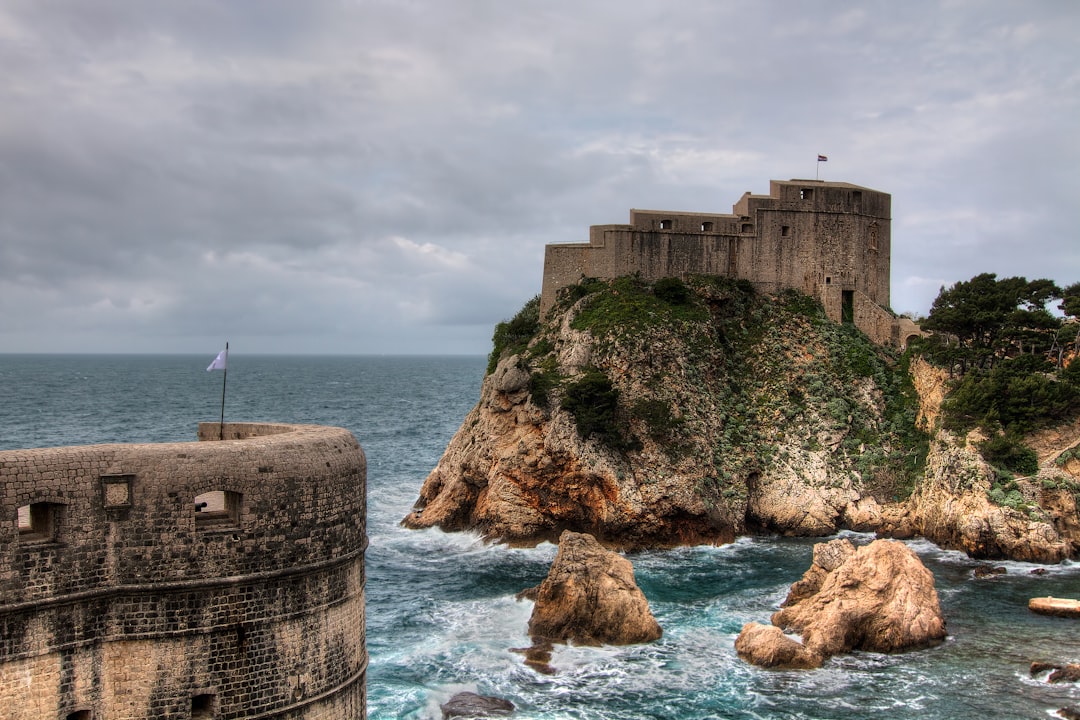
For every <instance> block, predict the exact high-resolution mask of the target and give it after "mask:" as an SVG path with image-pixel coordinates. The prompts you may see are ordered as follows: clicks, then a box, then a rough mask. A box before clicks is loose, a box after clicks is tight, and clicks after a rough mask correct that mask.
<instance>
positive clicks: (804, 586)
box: [781, 538, 855, 607]
mask: <svg viewBox="0 0 1080 720" xmlns="http://www.w3.org/2000/svg"><path fill="white" fill-rule="evenodd" d="M854 553H855V546H854V545H852V544H851V541H850V540H846V539H844V538H840V539H837V540H831V541H829V542H827V543H818V544H816V545H814V561H813V563H811V565H810V569H808V570H807V571H806V572H805V573H803V576H802V579H800V580H797V581H796V582H794V583H793V584H792V585H791V590H789V591H788V596H787V598H786V599H785V600H784V602H783V603H782V604H781V607H787V606H788V605H794V604H795V603H797V602H800V601H802V600H805V599H806V598H808V597H812V596H814V595H816V594H817V593H818V591H819V590H821V584H822V583H823V582H825V578H826V577H828V575H829V573H830V572H832V571H833V570H835V569H836V568H838V567H840V566H841V565H843V564H844V561H845V560H847V559H848V558H849V557H851V556H852V555H853V554H854Z"/></svg>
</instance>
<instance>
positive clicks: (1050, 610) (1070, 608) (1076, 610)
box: [1028, 597, 1080, 618]
mask: <svg viewBox="0 0 1080 720" xmlns="http://www.w3.org/2000/svg"><path fill="white" fill-rule="evenodd" d="M1028 610H1031V612H1034V613H1038V614H1040V615H1052V616H1054V617H1067V618H1080V600H1070V599H1068V598H1056V597H1038V598H1031V600H1029V601H1028Z"/></svg>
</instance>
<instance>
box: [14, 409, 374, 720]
mask: <svg viewBox="0 0 1080 720" xmlns="http://www.w3.org/2000/svg"><path fill="white" fill-rule="evenodd" d="M223 434H224V436H225V438H226V439H224V440H221V439H219V425H218V423H203V424H200V426H199V439H200V440H201V441H202V442H191V443H165V444H139V445H131V444H128V445H120V444H115V445H90V446H83V447H60V448H45V449H33V450H7V451H0V496H2V499H3V516H2V518H3V519H2V521H0V708H2V715H3V717H5V718H8V719H9V720H41V719H42V718H48V719H52V718H58V719H59V720H105V719H108V720H142V719H144V718H168V719H173V718H176V719H179V718H183V719H185V720H187V719H188V718H196V719H198V718H221V719H227V718H247V719H249V720H254V719H256V718H258V719H264V718H265V719H270V718H274V719H280V720H286V719H288V720H354V719H357V718H364V717H365V714H366V708H365V706H366V695H365V693H366V690H365V675H366V670H367V651H366V648H365V630H364V550H365V547H366V545H367V539H366V534H365V502H366V500H365V483H366V463H365V459H364V454H363V451H362V450H361V448H360V446H359V444H358V443H357V442H356V439H355V438H354V437H353V436H352V434H351V433H349V432H348V431H347V430H343V429H340V428H332V427H320V426H312V425H278V424H239V423H229V424H226V425H225V426H224V433H223ZM202 503H206V505H205V506H202V507H199V508H198V509H197V505H200V506H201V505H202Z"/></svg>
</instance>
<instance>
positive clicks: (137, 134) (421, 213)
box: [0, 0, 1080, 356]
mask: <svg viewBox="0 0 1080 720" xmlns="http://www.w3.org/2000/svg"><path fill="white" fill-rule="evenodd" d="M1078 38H1080V2H1076V1H1075V0H1025V1H1024V2H1019V1H1014V0H941V1H937V2H927V1H923V0H916V1H912V0H904V1H903V2H897V1H896V0H884V1H881V2H858V3H855V2H842V1H839V0H800V1H798V2H796V1H795V0H745V1H743V0H730V1H725V0H610V1H607V0H596V1H593V0H573V1H572V2H569V1H566V0H513V1H511V0H426V1H425V0H356V1H349V0H325V1H324V0H304V1H303V2H297V1H296V0H258V1H257V2H256V1H255V0H251V1H249V2H239V1H238V0H174V1H172V2H164V1H163V2H146V0H94V1H93V2H87V1H86V0H0V352H196V353H198V352H205V353H208V354H209V355H210V356H212V354H213V353H214V352H216V350H217V349H219V348H220V346H221V345H222V344H223V342H224V341H225V340H226V339H228V340H230V343H231V349H232V350H233V352H248V353H298V352H299V353H364V354H366V353H476V354H481V353H486V352H487V351H488V349H489V347H490V338H491V332H492V327H493V325H494V323H496V322H497V321H499V320H501V319H505V318H508V317H510V316H512V315H513V314H514V313H515V312H516V311H517V309H518V308H519V307H520V306H521V305H522V303H523V302H524V301H525V300H527V299H528V298H530V297H532V296H533V295H535V294H537V293H538V292H539V290H540V280H541V272H542V266H543V249H544V245H545V243H550V242H582V241H585V240H587V238H588V226H589V225H591V224H606V223H622V222H626V221H627V219H628V210H629V208H631V207H642V208H665V209H682V210H700V211H712V212H730V211H731V205H732V204H733V203H734V202H735V201H736V200H737V199H738V198H739V196H740V195H741V194H742V193H743V192H744V191H746V190H751V191H753V192H756V193H763V192H767V191H768V181H769V179H771V178H776V179H790V178H797V177H803V178H805V177H811V178H812V177H814V172H815V165H816V163H815V159H816V157H817V154H818V153H823V154H826V155H828V157H829V161H828V163H823V164H822V165H821V173H822V175H821V176H822V179H827V180H837V181H846V182H852V183H856V184H859V185H865V186H868V187H871V188H875V189H878V190H883V191H885V192H890V193H892V196H893V226H892V239H893V258H892V260H893V263H892V267H893V276H892V305H893V308H894V309H895V310H897V311H898V312H901V311H915V312H922V313H925V312H926V311H927V310H928V308H929V306H930V303H931V301H932V300H933V298H934V297H935V296H936V295H937V292H938V290H939V288H940V287H941V286H942V285H943V284H950V283H953V282H955V281H957V280H965V279H968V278H970V277H972V276H973V275H975V274H977V273H980V272H996V273H998V274H999V275H1002V276H1006V275H1025V276H1028V277H1050V278H1053V279H1055V280H1057V281H1059V282H1061V283H1068V282H1073V281H1077V280H1080V232H1078V227H1080V41H1078Z"/></svg>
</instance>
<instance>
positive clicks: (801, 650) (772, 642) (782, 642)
mask: <svg viewBox="0 0 1080 720" xmlns="http://www.w3.org/2000/svg"><path fill="white" fill-rule="evenodd" d="M735 652H736V653H738V654H739V657H741V658H742V659H743V660H745V661H746V662H748V663H750V664H752V665H757V666H759V667H765V668H775V669H777V670H792V669H795V670H804V669H810V668H817V667H821V662H822V657H821V656H820V655H818V654H817V653H815V652H814V651H812V650H810V649H808V648H807V647H806V646H805V645H803V644H802V643H799V642H796V641H795V640H792V639H791V638H789V637H788V636H787V635H785V634H784V631H783V630H781V629H780V628H778V627H776V626H775V625H763V624H761V623H756V622H751V623H746V624H745V625H743V627H742V632H740V633H739V637H738V638H737V639H736V640H735Z"/></svg>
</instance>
